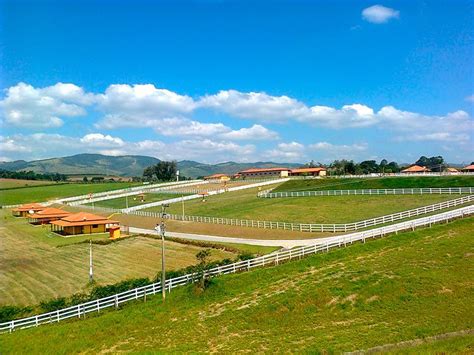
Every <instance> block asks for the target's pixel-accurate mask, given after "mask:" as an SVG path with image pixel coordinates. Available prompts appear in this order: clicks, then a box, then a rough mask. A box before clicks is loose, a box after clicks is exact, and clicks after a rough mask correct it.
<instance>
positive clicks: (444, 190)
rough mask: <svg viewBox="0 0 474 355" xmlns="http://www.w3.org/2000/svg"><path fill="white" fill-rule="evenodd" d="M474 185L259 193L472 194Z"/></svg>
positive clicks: (264, 193) (266, 193) (266, 195)
mask: <svg viewBox="0 0 474 355" xmlns="http://www.w3.org/2000/svg"><path fill="white" fill-rule="evenodd" d="M472 193H474V187H441V188H438V187H425V188H408V189H407V188H403V189H362V190H361V189H359V190H318V191H282V192H271V191H270V190H267V191H262V192H259V193H258V194H257V196H258V197H262V198H282V197H313V196H314V197H315V196H347V195H429V194H472Z"/></svg>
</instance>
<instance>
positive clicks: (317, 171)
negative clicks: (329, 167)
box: [290, 168, 326, 176]
mask: <svg viewBox="0 0 474 355" xmlns="http://www.w3.org/2000/svg"><path fill="white" fill-rule="evenodd" d="M290 175H291V176H326V169H325V168H297V169H291V170H290Z"/></svg>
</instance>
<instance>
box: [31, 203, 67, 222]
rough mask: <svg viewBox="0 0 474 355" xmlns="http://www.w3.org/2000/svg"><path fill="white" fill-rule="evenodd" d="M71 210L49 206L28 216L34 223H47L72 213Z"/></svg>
mask: <svg viewBox="0 0 474 355" xmlns="http://www.w3.org/2000/svg"><path fill="white" fill-rule="evenodd" d="M70 214H71V212H68V211H64V210H60V209H59V208H54V207H47V208H45V209H43V210H41V211H38V212H35V213H29V214H28V218H29V221H30V223H32V224H47V223H50V222H51V221H56V220H58V219H61V218H63V217H66V216H68V215H70Z"/></svg>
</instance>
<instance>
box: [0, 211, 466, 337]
mask: <svg viewBox="0 0 474 355" xmlns="http://www.w3.org/2000/svg"><path fill="white" fill-rule="evenodd" d="M471 214H474V206H467V207H462V208H459V209H456V210H454V211H449V212H443V213H440V214H437V215H434V216H429V217H423V218H419V219H415V220H412V221H407V222H401V223H397V224H393V225H389V226H385V227H379V228H375V229H371V230H368V231H364V232H356V233H351V234H347V235H342V236H336V237H333V238H331V240H329V241H327V242H326V243H325V244H315V245H309V246H301V247H296V248H293V249H289V250H284V251H280V252H275V253H272V254H268V255H264V256H260V257H257V258H253V259H250V260H244V261H239V262H236V263H232V264H228V265H223V266H217V267H214V268H212V269H210V270H208V271H207V272H206V275H207V276H210V277H211V276H218V275H225V274H231V273H236V272H242V271H249V270H250V269H252V268H256V267H264V266H268V265H278V264H279V263H281V262H284V261H287V260H291V259H295V258H296V259H300V258H301V257H304V256H306V255H311V254H316V253H319V252H327V251H329V250H330V249H333V248H339V247H342V246H346V245H347V244H352V243H354V242H358V241H361V242H363V243H365V241H366V239H370V238H376V237H379V236H381V237H383V236H385V235H387V234H389V233H398V232H400V231H403V230H414V229H415V228H417V227H422V226H430V227H431V225H432V224H434V223H440V222H448V221H449V220H450V219H454V218H463V217H465V216H469V215H471ZM196 277H197V275H196V273H190V274H187V275H184V276H180V277H175V278H171V279H168V280H166V282H165V285H164V286H165V290H167V291H168V292H171V290H172V289H173V288H176V287H178V286H183V285H186V284H189V283H191V282H194V281H195V280H196ZM160 292H161V283H160V282H156V283H152V284H149V285H146V286H142V287H138V288H135V289H132V290H129V291H125V292H122V293H118V294H115V295H112V296H108V297H104V298H100V299H97V300H93V301H89V302H85V303H81V304H79V305H75V306H71V307H67V308H64V309H59V310H57V311H53V312H48V313H43V314H38V315H35V316H31V317H27V318H22V319H17V320H12V321H9V322H4V323H0V332H12V331H14V330H17V329H25V328H30V327H37V326H39V325H42V324H48V323H56V322H60V321H61V320H64V319H69V318H81V317H83V318H85V317H86V314H87V313H92V312H94V313H95V312H100V311H101V310H103V309H106V308H113V307H115V308H118V307H119V305H121V304H122V303H125V302H128V301H137V300H143V301H146V299H147V296H152V295H155V294H157V293H160Z"/></svg>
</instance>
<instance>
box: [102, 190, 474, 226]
mask: <svg viewBox="0 0 474 355" xmlns="http://www.w3.org/2000/svg"><path fill="white" fill-rule="evenodd" d="M177 200H178V201H181V199H177ZM472 201H474V195H468V196H463V197H459V198H456V199H454V200H449V201H444V202H439V203H435V204H432V205H428V206H423V207H418V208H415V209H411V210H407V211H402V212H397V213H392V214H389V215H385V216H381V217H375V218H370V219H367V220H363V221H358V222H352V223H333V224H330V223H324V224H323V223H321V224H320V223H294V222H277V221H259V220H249V219H237V218H224V217H207V216H189V215H184V216H183V215H182V214H166V216H165V218H167V219H172V220H177V221H186V222H198V223H211V224H223V225H229V226H238V227H251V228H262V229H282V230H289V231H295V232H309V233H314V232H329V233H340V232H350V231H356V230H360V229H365V228H368V227H373V226H376V225H380V224H385V223H389V222H394V221H399V220H402V219H405V218H410V217H414V216H419V215H422V214H427V213H432V212H436V211H439V210H443V209H446V208H451V207H456V206H459V205H462V204H465V203H469V202H472ZM107 211H111V212H117V213H119V212H124V210H112V209H110V210H107ZM124 213H131V214H133V215H136V216H142V217H153V218H160V217H161V213H159V212H151V211H133V213H132V212H124Z"/></svg>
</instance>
